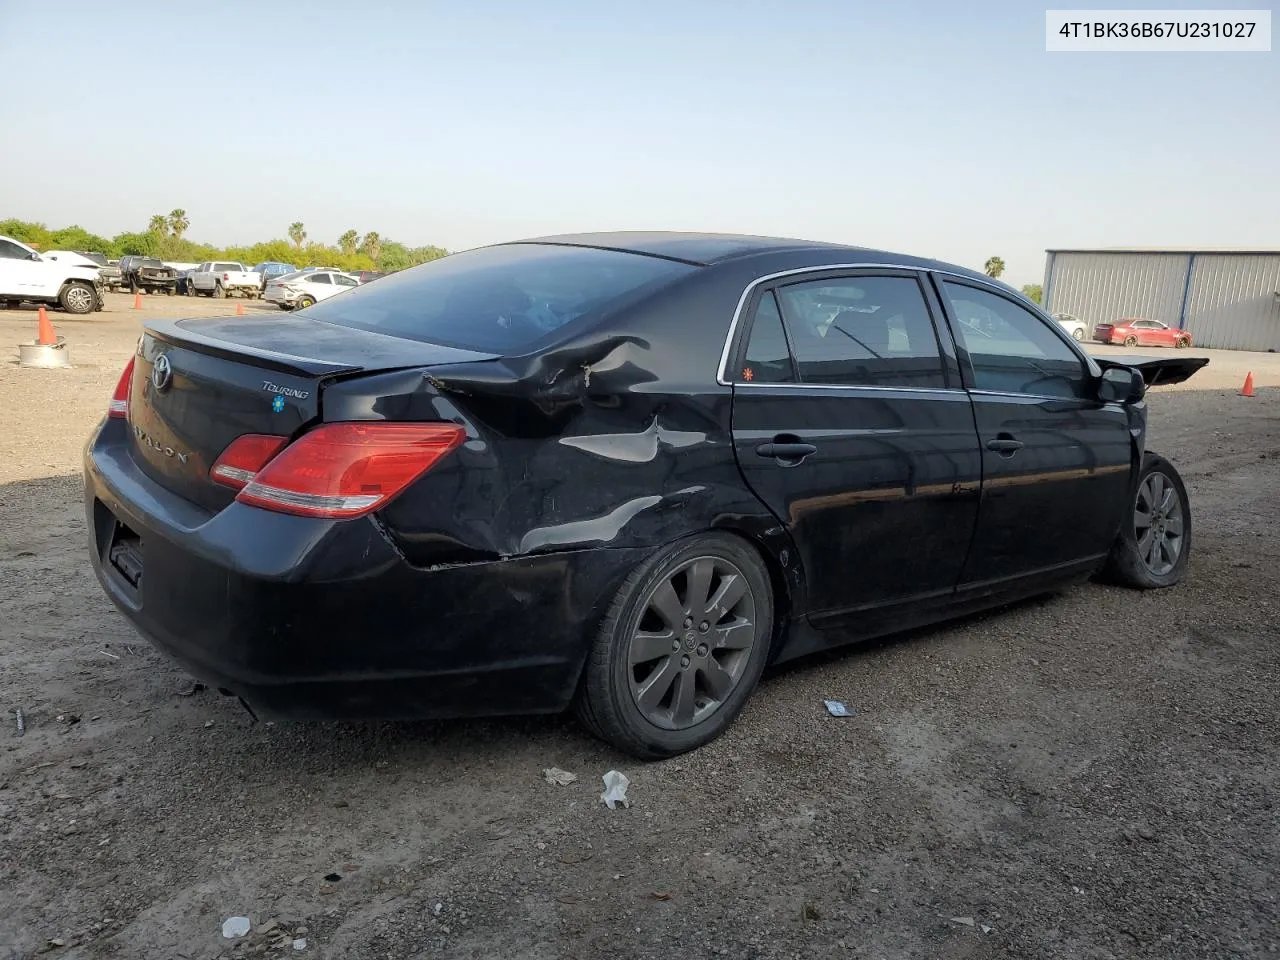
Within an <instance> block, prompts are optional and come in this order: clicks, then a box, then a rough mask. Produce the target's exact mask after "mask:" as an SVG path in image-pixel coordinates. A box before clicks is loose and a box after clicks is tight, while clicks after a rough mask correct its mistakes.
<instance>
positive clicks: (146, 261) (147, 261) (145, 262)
mask: <svg viewBox="0 0 1280 960" xmlns="http://www.w3.org/2000/svg"><path fill="white" fill-rule="evenodd" d="M138 266H140V267H163V266H164V264H163V263H161V262H160V261H159V260H152V259H151V258H150V257H144V258H143V259H141V260H139V261H138Z"/></svg>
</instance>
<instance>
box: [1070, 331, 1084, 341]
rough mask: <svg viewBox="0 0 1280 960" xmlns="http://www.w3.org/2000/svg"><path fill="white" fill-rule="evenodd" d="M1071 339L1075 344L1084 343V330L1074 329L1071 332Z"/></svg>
mask: <svg viewBox="0 0 1280 960" xmlns="http://www.w3.org/2000/svg"><path fill="white" fill-rule="evenodd" d="M1071 338H1072V339H1073V340H1075V342H1076V343H1084V330H1083V329H1082V328H1080V327H1076V328H1075V329H1074V330H1072V331H1071Z"/></svg>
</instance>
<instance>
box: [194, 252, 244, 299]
mask: <svg viewBox="0 0 1280 960" xmlns="http://www.w3.org/2000/svg"><path fill="white" fill-rule="evenodd" d="M187 283H188V285H189V286H190V287H191V289H192V290H193V292H195V293H198V294H201V295H203V296H206V297H217V298H218V299H222V298H223V297H230V296H236V295H240V296H244V297H248V298H249V299H251V300H254V299H257V298H258V297H260V296H261V295H262V274H260V273H256V272H254V271H253V270H246V269H245V268H244V264H243V263H237V262H235V261H233V260H210V261H208V262H206V263H202V264H200V265H199V266H197V267H196V268H195V269H194V270H192V271H191V276H190V277H189V278H188V280H187Z"/></svg>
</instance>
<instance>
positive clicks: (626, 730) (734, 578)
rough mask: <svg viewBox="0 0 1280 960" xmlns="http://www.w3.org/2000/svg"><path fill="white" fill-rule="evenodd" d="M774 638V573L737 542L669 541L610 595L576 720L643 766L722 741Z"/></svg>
mask: <svg viewBox="0 0 1280 960" xmlns="http://www.w3.org/2000/svg"><path fill="white" fill-rule="evenodd" d="M772 635H773V596H772V590H771V588H770V585H769V575H768V571H767V570H766V569H765V566H764V563H763V561H762V560H761V559H760V556H759V554H757V553H756V551H755V550H754V549H752V548H751V547H750V546H748V545H747V544H746V543H745V542H743V541H742V540H740V539H738V538H737V537H734V536H731V535H728V534H723V533H713V534H704V535H701V536H697V537H693V538H690V539H688V540H684V541H681V542H679V543H677V544H673V545H671V546H669V547H667V548H665V549H664V550H662V551H660V552H659V553H658V554H657V555H656V556H655V557H653V558H651V559H650V560H648V561H646V562H645V563H643V564H641V565H640V566H639V567H638V568H637V569H636V570H634V571H633V572H632V573H631V575H630V576H628V577H627V579H626V581H625V582H624V583H623V585H622V587H621V588H620V589H619V591H618V594H617V596H616V597H614V600H613V603H612V605H611V607H610V608H609V613H608V615H607V616H606V617H605V620H604V622H603V623H602V624H601V627H600V631H599V633H598V634H597V636H596V640H595V644H594V646H593V647H592V650H591V653H590V655H589V657H588V659H587V666H586V670H585V673H584V676H583V681H582V688H581V690H580V691H579V695H578V701H577V705H576V706H577V712H578V716H579V717H580V718H581V719H582V721H583V723H585V724H586V726H587V727H588V728H589V729H590V730H591V731H592V732H593V733H595V734H596V735H597V736H599V737H600V738H601V739H603V740H607V741H608V742H609V743H611V744H613V745H614V746H615V747H617V748H619V749H620V750H624V751H626V752H627V753H630V754H631V755H633V756H636V757H639V758H641V759H645V760H657V759H661V758H663V757H671V756H675V755H676V754H680V753H684V752H685V751H688V750H693V749H695V748H697V747H700V746H702V745H703V744H705V743H708V742H709V741H711V740H713V739H715V738H716V737H718V736H719V735H720V734H721V733H722V732H723V731H724V730H725V728H726V727H728V726H729V724H730V723H732V722H733V720H734V718H735V717H736V716H737V715H738V713H739V712H740V711H741V710H742V707H743V704H745V703H746V700H747V697H749V696H750V695H751V691H752V690H753V689H754V688H755V685H756V682H757V681H758V680H759V679H760V672H761V671H762V670H763V669H764V664H765V660H766V659H767V658H768V655H769V644H770V639H771V637H772Z"/></svg>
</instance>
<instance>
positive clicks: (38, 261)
mask: <svg viewBox="0 0 1280 960" xmlns="http://www.w3.org/2000/svg"><path fill="white" fill-rule="evenodd" d="M9 300H15V301H18V300H29V301H31V302H32V303H49V304H56V305H57V306H60V307H62V309H63V310H66V311H67V312H68V313H92V312H93V311H94V310H101V309H102V305H103V299H102V280H101V278H100V277H99V275H98V268H97V267H91V266H82V265H80V264H76V263H71V262H69V261H67V260H63V259H58V260H46V259H44V258H43V257H41V256H40V254H38V253H37V252H36V251H35V250H33V249H31V248H30V247H28V246H27V245H26V244H25V243H21V242H19V241H17V240H13V239H11V238H9V237H0V305H2V304H4V302H5V301H9Z"/></svg>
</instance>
